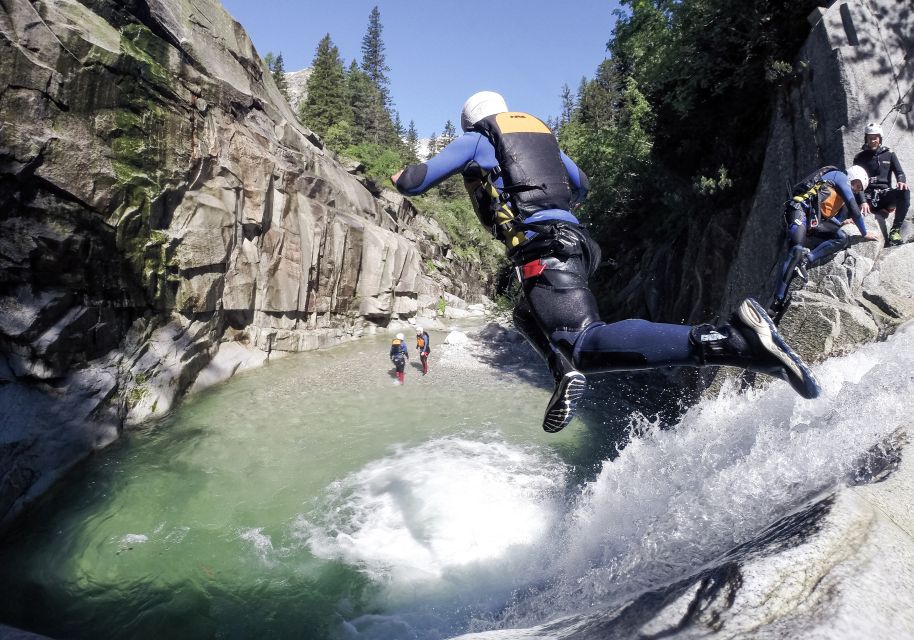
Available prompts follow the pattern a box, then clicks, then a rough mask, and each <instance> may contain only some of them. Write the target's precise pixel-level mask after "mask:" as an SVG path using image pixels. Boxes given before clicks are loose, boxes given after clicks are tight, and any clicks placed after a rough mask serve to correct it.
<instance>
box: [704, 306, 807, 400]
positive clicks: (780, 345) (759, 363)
mask: <svg viewBox="0 0 914 640" xmlns="http://www.w3.org/2000/svg"><path fill="white" fill-rule="evenodd" d="M690 337H691V340H692V343H693V344H694V345H696V347H697V348H698V353H699V358H700V360H701V363H702V364H707V365H716V364H720V365H730V366H735V367H742V368H744V369H748V370H749V371H756V372H758V373H764V374H767V375H769V376H772V377H775V378H780V379H781V380H786V381H787V382H788V383H789V384H790V386H791V387H793V389H794V391H796V392H797V393H799V394H800V395H801V396H803V397H804V398H806V399H808V400H811V399H813V398H817V397H818V396H819V393H821V390H820V388H819V383H818V382H817V381H816V379H815V377H814V376H813V375H812V371H810V370H809V367H807V366H806V363H804V362H803V360H802V358H800V356H798V355H797V354H796V353H794V351H793V349H791V348H790V347H789V346H788V344H787V343H786V342H785V341H784V339H783V338H782V337H781V335H780V334H779V333H778V330H777V328H776V327H775V325H774V322H773V321H772V320H771V318H769V317H768V314H767V313H765V310H764V309H763V308H762V305H760V304H759V303H758V302H756V301H755V300H753V299H752V298H746V299H745V300H743V302H742V304H740V306H739V307H738V308H737V310H736V312H735V313H734V314H733V316H732V318H731V319H730V324H723V325H719V326H714V325H709V324H704V325H699V326H697V327H693V328H692V331H691V334H690Z"/></svg>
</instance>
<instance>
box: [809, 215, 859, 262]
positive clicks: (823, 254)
mask: <svg viewBox="0 0 914 640" xmlns="http://www.w3.org/2000/svg"><path fill="white" fill-rule="evenodd" d="M826 224H827V225H828V226H827V227H826ZM820 227H826V228H825V229H823V230H822V231H820V232H819V233H817V234H816V235H820V236H826V238H827V239H826V240H825V241H823V242H821V243H819V245H818V246H817V247H816V248H815V249H813V250H812V251H810V252H809V255H808V256H807V257H808V259H809V266H810V267H817V266H819V265H820V264H822V263H823V262H824V260H825V259H826V258H827V257H829V256H831V255H834V254H836V253H838V252H839V251H843V250H844V249H847V248H848V246H850V238H849V237H848V235H847V234H846V233H844V231H842V230H841V228H840V227H838V226H835V223H831V222H829V223H823V224H822V225H820Z"/></svg>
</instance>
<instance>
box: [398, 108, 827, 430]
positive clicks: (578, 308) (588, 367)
mask: <svg viewBox="0 0 914 640" xmlns="http://www.w3.org/2000/svg"><path fill="white" fill-rule="evenodd" d="M460 124H461V127H462V128H463V130H464V132H465V133H464V134H463V135H462V136H460V137H458V138H457V139H456V140H454V141H453V142H451V143H450V144H449V145H448V146H447V147H445V148H444V149H443V150H442V151H441V153H439V154H438V155H436V156H434V157H433V158H430V159H429V160H427V161H426V162H423V163H421V164H414V165H410V166H408V167H406V168H405V169H404V170H402V171H400V172H398V173H396V174H394V175H393V176H391V181H392V182H393V183H394V185H395V186H396V187H397V189H398V190H399V191H400V192H401V193H403V194H406V195H418V194H420V193H423V192H425V191H427V190H429V189H431V188H432V187H434V186H435V185H437V184H438V183H440V182H441V181H443V180H445V179H446V178H448V177H449V176H452V175H454V174H456V173H460V174H462V175H463V178H464V184H465V186H466V188H467V191H468V192H469V195H470V199H471V200H472V201H473V206H474V208H475V210H476V214H477V216H478V217H479V220H480V222H482V224H483V225H485V226H486V227H487V228H488V229H489V231H490V232H491V233H492V234H493V235H494V236H495V237H496V238H497V239H498V240H500V241H501V242H503V243H504V244H505V245H506V246H507V249H508V257H509V259H511V261H512V262H513V263H514V265H515V267H516V269H517V274H518V278H519V279H520V280H521V283H522V289H523V296H522V297H521V300H520V302H519V303H518V304H517V306H516V307H515V309H514V323H515V326H516V327H517V329H518V330H519V331H520V332H521V333H522V334H523V335H524V337H526V338H527V340H528V341H529V342H530V344H531V345H533V347H534V348H535V349H536V351H537V352H538V353H539V354H540V355H541V356H542V357H543V358H544V359H545V360H546V362H547V364H548V365H549V369H550V371H551V372H552V375H553V378H554V380H555V390H554V392H553V394H552V397H551V398H550V400H549V404H548V405H547V408H546V415H545V417H544V419H543V429H545V430H546V431H548V432H555V431H559V430H560V429H562V428H564V427H565V426H566V425H567V424H568V423H569V422H570V421H571V419H572V417H573V416H574V412H575V409H576V406H577V403H578V401H579V400H580V398H581V396H582V395H583V393H584V391H585V389H586V379H585V377H584V374H585V373H598V372H604V371H627V370H634V369H649V368H655V367H666V366H670V365H683V366H706V365H735V366H739V367H743V368H748V369H750V370H753V371H759V372H763V373H767V374H769V375H773V376H776V377H779V378H782V379H785V380H787V381H788V382H789V383H790V384H791V386H793V388H794V389H795V390H796V391H797V392H798V393H800V394H801V395H802V396H804V397H806V398H814V397H816V396H817V395H818V393H819V388H818V385H817V383H816V381H815V379H814V378H813V377H812V376H811V374H809V372H808V369H806V367H805V365H804V364H803V363H802V361H801V360H800V359H799V357H798V356H797V355H796V354H794V353H793V352H792V351H791V350H790V348H789V347H788V346H787V345H786V343H784V341H783V340H782V339H781V337H780V336H779V335H778V333H777V331H776V330H775V328H774V325H773V324H772V323H771V321H770V319H769V318H768V316H767V315H766V314H765V311H764V309H762V308H761V306H759V304H758V303H757V302H755V301H754V300H751V299H747V300H745V301H744V302H743V303H742V304H741V305H740V306H739V308H738V309H737V311H736V313H734V314H733V318H732V320H731V324H720V325H717V326H713V325H710V324H704V325H699V326H695V327H689V326H685V325H674V324H657V323H653V322H647V321H645V320H623V321H621V322H615V323H613V324H605V323H603V322H601V321H600V318H599V316H598V314H597V304H596V300H595V298H594V296H593V294H592V293H591V291H590V289H589V288H588V278H589V276H590V275H591V274H592V273H593V272H594V271H595V270H596V268H597V266H598V265H599V263H600V248H599V247H598V246H597V245H596V243H594V242H593V240H591V239H590V236H589V235H588V234H587V232H586V231H585V230H584V229H583V228H582V227H581V226H580V225H579V224H578V220H577V218H576V217H575V216H574V215H573V214H572V213H571V209H572V206H573V205H574V204H575V203H577V202H580V201H581V200H583V199H584V197H585V196H586V194H587V189H588V180H587V177H586V176H585V175H584V173H583V172H582V171H581V170H580V169H578V167H577V166H576V165H575V163H574V162H573V161H572V160H571V159H570V158H569V157H568V156H566V155H565V154H564V153H562V152H561V150H560V149H559V146H558V142H557V141H556V139H555V136H554V135H553V134H552V132H551V131H550V130H549V128H548V127H547V126H546V125H545V124H543V122H542V121H540V120H538V119H537V118H535V117H533V116H531V115H529V114H526V113H520V112H509V111H508V107H507V105H506V104H505V100H504V98H502V96H500V95H499V94H497V93H494V92H491V91H483V92H480V93H477V94H474V95H473V96H471V97H470V98H469V100H467V101H466V104H464V106H463V112H462V114H461V119H460Z"/></svg>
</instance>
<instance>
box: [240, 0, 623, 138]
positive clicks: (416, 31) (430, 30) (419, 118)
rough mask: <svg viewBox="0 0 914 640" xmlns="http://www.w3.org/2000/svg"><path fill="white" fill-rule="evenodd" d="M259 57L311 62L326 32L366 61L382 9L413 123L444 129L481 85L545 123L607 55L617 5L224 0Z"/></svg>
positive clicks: (405, 113)
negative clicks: (372, 18)
mask: <svg viewBox="0 0 914 640" xmlns="http://www.w3.org/2000/svg"><path fill="white" fill-rule="evenodd" d="M223 5H224V6H225V8H226V9H227V10H228V12H229V13H230V14H232V16H233V17H234V18H235V19H236V20H238V22H240V23H241V24H242V26H244V28H245V30H246V31H247V32H248V35H250V36H251V39H252V40H253V41H254V46H255V47H256V48H257V51H258V53H260V55H265V54H266V53H267V51H272V52H273V53H280V52H281V53H282V55H283V61H284V62H285V68H286V71H296V70H298V69H303V68H304V67H309V66H311V61H312V60H313V58H314V51H315V49H316V48H317V43H318V41H319V40H320V39H321V38H322V37H323V36H324V34H326V33H330V37H331V39H332V40H333V42H334V44H336V45H337V47H339V49H340V54H341V55H342V57H343V58H344V59H345V60H346V62H347V64H348V63H349V61H351V60H353V59H355V60H360V59H361V55H362V52H361V43H362V36H363V35H364V34H365V29H366V27H367V25H368V14H369V13H370V12H371V9H372V8H373V7H374V6H377V7H378V9H379V11H380V12H381V24H382V26H383V33H382V38H383V41H384V46H385V54H386V56H387V65H388V66H389V67H390V69H391V71H390V74H389V75H390V89H391V96H392V98H393V100H394V103H395V107H396V108H397V110H398V111H399V112H400V117H401V119H402V121H403V124H404V126H406V125H407V124H408V123H409V121H410V120H414V121H415V123H416V128H417V129H418V130H419V135H420V136H422V137H427V136H428V135H429V134H430V133H431V132H432V131H435V132H437V133H440V132H441V129H442V128H443V126H444V123H445V122H446V121H447V120H448V119H450V120H451V121H452V122H453V123H454V124H455V126H457V127H458V128H459V124H460V108H461V106H463V102H464V101H465V100H466V99H467V98H468V97H469V96H470V95H471V94H473V93H475V92H476V91H481V90H483V89H488V90H493V91H498V92H500V93H502V94H503V95H504V96H505V98H506V100H507V102H508V107H509V108H511V109H516V110H518V111H528V112H530V113H533V114H534V115H537V116H539V117H541V118H543V119H546V118H548V117H550V116H557V115H559V112H560V110H561V99H560V94H561V90H562V85H563V84H568V86H569V87H571V89H572V91H574V90H576V89H577V87H578V85H579V83H580V81H581V77H582V76H587V77H588V78H590V77H593V74H594V72H595V70H596V68H597V65H598V64H600V62H601V61H602V60H603V59H604V58H605V57H606V43H607V42H608V41H609V39H610V37H611V36H612V29H613V25H614V24H615V17H614V16H613V11H614V10H615V9H616V8H618V6H619V5H618V2H616V1H609V0H602V1H601V0H565V2H561V1H556V0H548V1H547V0H489V1H488V2H482V1H480V0H460V1H457V2H453V1H438V2H436V1H435V0H365V1H363V0H307V1H299V0H223Z"/></svg>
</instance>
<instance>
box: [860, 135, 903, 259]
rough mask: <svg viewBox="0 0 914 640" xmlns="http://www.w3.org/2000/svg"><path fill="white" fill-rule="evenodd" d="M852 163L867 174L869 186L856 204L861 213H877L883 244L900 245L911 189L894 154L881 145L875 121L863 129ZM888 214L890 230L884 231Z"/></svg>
mask: <svg viewBox="0 0 914 640" xmlns="http://www.w3.org/2000/svg"><path fill="white" fill-rule="evenodd" d="M854 164H856V165H860V166H861V167H863V169H864V170H865V171H866V172H867V175H868V176H869V185H868V186H867V187H866V190H865V191H864V194H865V196H866V201H865V202H864V203H863V204H862V205H860V210H861V211H862V212H863V214H864V215H866V214H868V213H869V212H870V211H872V212H873V213H875V214H876V215H877V216H878V217H877V220H879V226H880V227H882V232H883V233H884V234H886V246H888V245H899V244H901V225H902V223H903V222H904V220H905V218H906V217H907V215H908V209H909V208H910V206H911V191H910V189H908V181H907V178H906V177H905V174H904V169H902V168H901V163H900V162H899V161H898V156H896V155H895V152H894V151H892V150H891V149H889V148H888V147H884V146H883V145H882V126H881V125H879V124H878V123H875V122H871V123H869V124H868V125H866V129H864V130H863V150H862V151H861V152H860V153H858V154H857V155H856V156H854ZM893 175H894V176H895V186H894V187H892V176H893ZM892 213H894V214H895V219H894V220H893V221H892V229H891V231H888V232H887V231H886V229H885V227H886V226H887V225H886V219H887V218H888V217H889V215H891V214H892Z"/></svg>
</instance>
